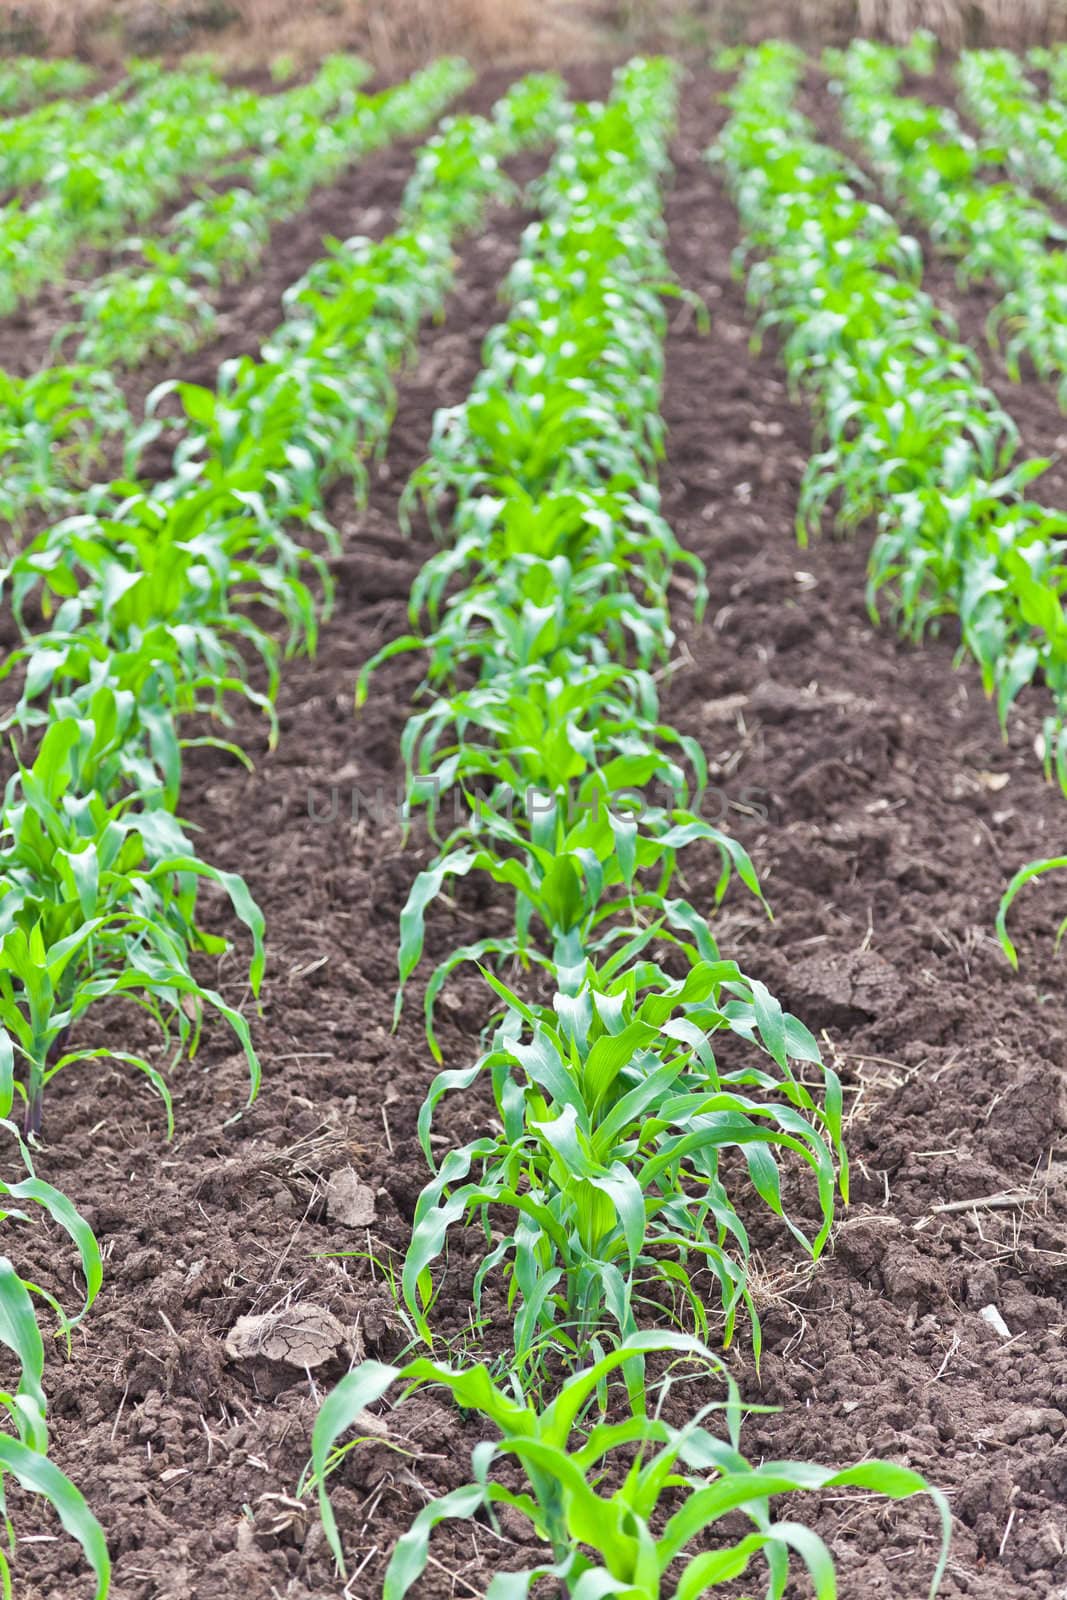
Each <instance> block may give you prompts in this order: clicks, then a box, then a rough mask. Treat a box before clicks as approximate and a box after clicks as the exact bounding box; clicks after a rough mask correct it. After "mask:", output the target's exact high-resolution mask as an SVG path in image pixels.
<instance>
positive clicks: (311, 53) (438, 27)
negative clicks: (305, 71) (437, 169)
mask: <svg viewBox="0 0 1067 1600" xmlns="http://www.w3.org/2000/svg"><path fill="white" fill-rule="evenodd" d="M917 27H927V28H931V29H932V30H933V31H934V32H935V33H936V34H937V35H938V37H939V38H940V39H941V40H942V41H943V42H944V43H945V44H946V45H947V46H949V47H950V48H955V49H958V48H960V47H961V46H963V45H969V44H978V43H991V44H1014V45H1019V46H1022V45H1026V44H1033V43H1038V42H1047V41H1049V40H1052V39H1056V38H1063V37H1067V0H0V53H2V52H4V51H9V52H10V51H18V50H27V51H32V52H35V53H49V54H56V53H62V54H76V55H81V56H84V57H86V58H88V59H93V60H97V61H99V62H102V63H105V64H112V63H114V62H116V61H117V60H118V59H119V58H120V57H121V56H123V55H124V54H129V53H131V52H140V53H142V54H162V55H166V56H168V57H169V56H177V55H180V54H182V53H183V52H185V51H190V50H205V49H206V50H210V51H211V52H212V53H214V54H215V55H217V56H218V57H219V59H220V60H221V62H222V63H223V65H224V66H226V67H227V68H229V69H231V70H232V69H240V68H248V69H254V68H257V67H261V66H264V65H266V64H268V63H269V62H270V61H271V60H272V59H274V58H275V57H277V56H280V55H288V56H292V57H294V58H295V60H296V62H297V63H298V64H300V65H309V64H311V63H313V62H315V61H318V60H320V59H321V57H322V56H323V55H325V54H326V53H327V52H328V51H330V50H339V49H347V50H355V51H360V52H362V53H363V54H364V55H366V56H367V57H368V58H369V59H370V60H371V61H372V62H373V63H374V65H375V66H376V67H378V68H379V69H380V70H381V71H382V72H385V73H388V74H396V73H398V72H401V71H404V70H408V69H410V68H411V67H412V66H414V65H417V64H418V63H421V62H425V61H428V60H430V59H432V58H433V57H434V56H437V55H440V54H441V53H442V52H445V51H459V52H461V53H463V54H466V55H468V56H469V57H470V58H471V60H473V61H475V62H476V63H486V62H504V63H506V62H512V61H515V62H518V61H523V62H530V63H533V62H541V63H543V64H545V65H558V64H562V63H565V62H567V61H568V60H574V59H576V58H589V57H592V56H597V55H600V56H603V55H605V54H616V53H617V52H618V51H619V50H620V49H624V48H628V47H632V46H634V45H642V46H653V45H666V46H667V47H670V48H674V49H681V50H683V51H685V50H692V51H694V52H695V51H702V50H705V49H707V48H710V47H711V46H712V45H714V44H716V43H723V42H725V43H739V42H743V41H754V40H757V39H761V38H766V37H768V36H772V35H784V36H786V37H792V38H797V39H800V40H802V41H803V42H805V43H808V44H812V45H814V44H818V43H822V42H824V41H828V40H830V41H837V42H840V41H842V40H845V39H848V38H850V37H851V36H853V35H855V34H857V33H862V34H872V35H875V36H880V37H883V38H890V39H894V40H902V39H905V38H907V37H908V36H909V35H910V34H911V33H912V31H913V30H914V29H915V28H917Z"/></svg>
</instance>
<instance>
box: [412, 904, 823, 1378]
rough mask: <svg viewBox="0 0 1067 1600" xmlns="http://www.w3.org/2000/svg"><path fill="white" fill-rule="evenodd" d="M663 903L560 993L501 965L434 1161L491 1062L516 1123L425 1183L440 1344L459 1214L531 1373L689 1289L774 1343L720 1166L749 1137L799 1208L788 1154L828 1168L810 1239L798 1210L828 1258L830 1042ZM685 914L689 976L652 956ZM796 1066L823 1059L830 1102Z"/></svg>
mask: <svg viewBox="0 0 1067 1600" xmlns="http://www.w3.org/2000/svg"><path fill="white" fill-rule="evenodd" d="M661 915H662V923H663V925H662V926H660V927H658V928H655V929H653V930H650V933H649V935H648V936H647V937H646V938H645V939H641V940H636V939H635V940H633V941H631V942H630V943H629V944H628V945H626V946H624V947H622V948H621V949H620V950H618V951H617V952H616V953H615V954H614V955H613V956H612V957H611V958H609V959H608V960H606V961H605V962H603V963H602V964H601V965H600V966H599V967H598V966H596V965H594V963H593V962H591V961H590V962H586V963H584V964H579V965H576V966H574V967H571V968H569V969H568V970H567V971H566V973H565V974H564V973H560V972H557V981H562V982H564V983H565V987H563V988H561V990H560V991H559V992H557V993H556V994H555V996H554V997H553V1001H552V1004H551V1005H544V1006H537V1005H527V1004H525V1003H524V1002H523V1001H522V1000H521V999H520V997H519V996H518V995H517V994H515V993H514V992H513V991H512V990H510V989H508V988H507V987H506V985H504V984H502V983H501V982H500V981H499V980H496V979H491V980H490V981H491V982H492V984H493V987H494V989H495V990H496V991H497V993H498V995H499V996H500V998H501V999H502V1001H503V1003H504V1012H503V1016H502V1018H501V1020H500V1022H499V1025H498V1027H497V1029H496V1032H495V1035H494V1038H493V1042H492V1045H491V1048H490V1049H489V1051H488V1052H487V1053H486V1054H485V1055H484V1056H483V1057H482V1058H481V1059H480V1060H479V1061H478V1062H477V1063H476V1064H475V1065H474V1066H473V1067H469V1068H463V1069H458V1070H452V1071H448V1072H443V1073H440V1074H439V1075H438V1076H437V1078H436V1079H435V1080H434V1082H433V1084H432V1085H431V1087H430V1090H429V1093H428V1095H427V1098H426V1101H425V1102H424V1105H423V1108H422V1111H421V1113H420V1118H419V1136H420V1139H421V1142H422V1146H423V1150H424V1152H425V1154H426V1158H427V1160H428V1161H429V1163H430V1165H431V1167H433V1166H435V1162H434V1159H433V1156H432V1150H431V1129H432V1121H433V1116H434V1112H435V1110H436V1109H437V1107H438V1105H439V1104H440V1102H441V1101H442V1099H443V1098H444V1097H445V1096H446V1095H447V1094H449V1093H450V1092H452V1091H454V1090H457V1089H467V1088H470V1087H471V1086H472V1085H474V1084H475V1083H476V1082H477V1081H478V1080H479V1079H480V1078H481V1077H482V1076H486V1077H488V1078H489V1079H490V1080H491V1083H492V1089H493V1097H494V1101H495V1105H496V1111H497V1123H496V1125H497V1126H498V1128H499V1131H498V1132H497V1133H495V1134H492V1135H489V1136H482V1137H479V1138H477V1139H475V1140H473V1141H471V1142H470V1143H469V1144H467V1145H466V1146H464V1147H463V1148H462V1149H458V1150H454V1151H451V1152H450V1153H449V1154H448V1155H447V1156H446V1157H445V1158H444V1160H443V1161H442V1163H441V1165H440V1168H439V1169H438V1170H437V1173H436V1177H435V1179H434V1181H433V1182H431V1183H430V1184H429V1185H428V1186H427V1188H426V1189H424V1190H423V1193H422V1195H421V1196H420V1198H419V1202H418V1206H417V1208H416V1212H415V1221H414V1227H413V1232H412V1240H411V1246H410V1248H409V1251H408V1255H407V1259H406V1261H405V1265H404V1276H403V1290H404V1297H405V1300H406V1302H407V1306H408V1309H409V1311H410V1312H411V1314H412V1316H413V1318H414V1321H415V1325H416V1327H417V1328H418V1331H419V1332H420V1333H421V1334H422V1336H423V1338H424V1339H426V1340H427V1341H428V1342H429V1341H430V1340H431V1330H430V1327H429V1324H428V1322H427V1320H426V1312H427V1308H428V1305H429V1303H430V1300H431V1297H432V1293H433V1280H432V1275H431V1269H432V1265H433V1262H434V1260H435V1258H436V1257H437V1256H438V1255H439V1254H440V1253H441V1251H442V1249H443V1247H444V1244H445V1241H446V1238H447V1235H448V1232H449V1230H450V1228H451V1227H453V1226H454V1225H455V1224H457V1223H459V1222H461V1221H464V1222H465V1221H469V1220H470V1219H471V1218H472V1217H475V1216H481V1217H482V1219H483V1221H484V1226H485V1237H486V1242H487V1246H488V1244H489V1242H490V1241H492V1248H491V1249H489V1250H488V1253H487V1254H486V1255H485V1256H484V1257H483V1259H482V1261H481V1264H480V1265H479V1267H478V1270H477V1274H476V1278H475V1288H474V1303H475V1308H476V1311H478V1310H479V1309H480V1300H481V1289H482V1285H483V1283H484V1281H485V1279H486V1277H487V1276H488V1275H489V1274H490V1273H492V1272H493V1271H494V1270H500V1269H503V1270H504V1271H505V1274H506V1278H507V1281H508V1300H509V1305H510V1306H511V1309H512V1312H513V1315H514V1343H515V1368H516V1370H517V1371H518V1372H519V1374H520V1376H521V1378H522V1381H523V1382H524V1383H528V1382H529V1381H530V1378H529V1376H528V1374H532V1373H533V1372H535V1371H536V1370H538V1368H539V1367H540V1365H541V1362H542V1359H543V1357H544V1354H545V1351H546V1349H547V1347H548V1345H549V1344H550V1343H554V1344H555V1346H556V1347H557V1348H562V1349H563V1350H564V1351H565V1352H567V1353H568V1355H569V1356H570V1357H572V1358H577V1359H579V1360H580V1359H581V1358H582V1356H583V1355H584V1352H585V1351H586V1350H587V1349H588V1347H589V1343H590V1341H591V1340H592V1339H594V1338H596V1337H598V1336H599V1335H600V1334H601V1333H602V1330H603V1327H604V1323H605V1319H607V1321H608V1322H609V1323H614V1324H615V1325H616V1327H617V1329H618V1331H619V1334H620V1335H621V1336H624V1337H625V1336H627V1335H629V1334H631V1333H633V1332H635V1331H636V1329H637V1315H638V1312H639V1309H640V1307H641V1306H642V1304H644V1305H645V1306H646V1308H647V1307H652V1308H653V1310H660V1312H661V1313H662V1309H663V1307H662V1303H660V1304H657V1299H659V1300H660V1302H662V1299H663V1297H666V1303H667V1306H668V1307H669V1306H670V1305H671V1303H672V1300H674V1299H677V1301H678V1303H679V1307H680V1310H679V1312H678V1315H680V1316H682V1317H684V1318H685V1319H686V1320H690V1321H692V1322H693V1323H694V1324H695V1326H696V1327H697V1329H698V1330H699V1331H700V1333H701V1335H702V1337H707V1335H708V1331H709V1317H708V1311H709V1309H710V1306H709V1300H710V1299H711V1297H712V1295H713V1294H714V1295H715V1296H716V1297H717V1299H718V1301H719V1315H720V1316H721V1318H722V1323H723V1327H724V1330H725V1333H724V1337H725V1340H726V1342H727V1343H728V1342H729V1340H730V1337H731V1334H732V1331H733V1326H734V1321H735V1317H736V1314H737V1310H738V1308H739V1307H740V1306H742V1305H743V1306H745V1307H747V1309H748V1311H749V1313H750V1315H751V1318H752V1323H753V1332H754V1341H755V1347H756V1353H757V1357H758V1354H759V1321H758V1317H757V1315H756V1310H755V1306H754V1304H753V1302H752V1297H751V1294H750V1293H749V1290H748V1286H747V1281H746V1266H747V1260H748V1253H749V1246H748V1236H747V1233H746V1230H745V1227H744V1224H743V1222H742V1221H741V1218H740V1217H739V1215H738V1212H737V1209H736V1208H735V1205H734V1202H733V1200H732V1198H731V1195H730V1187H731V1184H730V1183H729V1181H728V1180H727V1179H726V1178H725V1176H724V1173H723V1171H722V1170H721V1168H720V1153H721V1152H722V1151H723V1150H725V1149H727V1148H730V1149H736V1150H739V1151H740V1152H741V1155H742V1157H743V1159H744V1162H745V1164H746V1166H747V1171H748V1177H749V1180H750V1182H751V1183H752V1185H753V1187H754V1188H755V1190H756V1192H757V1193H758V1194H759V1195H760V1196H761V1198H762V1199H763V1200H764V1202H765V1203H766V1204H767V1205H768V1206H769V1207H770V1208H771V1210H772V1211H773V1212H775V1214H776V1215H778V1216H779V1217H783V1218H785V1213H784V1211H783V1202H782V1186H781V1181H780V1174H779V1168H778V1160H777V1159H776V1158H777V1157H783V1156H784V1157H787V1158H788V1159H791V1160H792V1161H795V1162H796V1163H798V1164H799V1165H800V1166H801V1167H803V1166H804V1165H806V1166H807V1167H808V1168H809V1169H810V1173H811V1175H812V1176H813V1177H814V1178H815V1179H816V1185H817V1190H818V1196H819V1201H818V1203H819V1207H820V1211H821V1215H822V1226H821V1228H820V1230H819V1233H818V1235H817V1237H816V1238H815V1239H814V1240H811V1239H809V1238H808V1237H807V1236H806V1235H805V1233H804V1232H803V1230H802V1229H801V1228H799V1227H798V1226H797V1225H795V1224H794V1223H792V1222H790V1221H789V1220H788V1218H785V1220H786V1221H787V1225H788V1226H789V1228H790V1230H791V1232H792V1233H793V1235H794V1237H795V1238H796V1239H797V1240H798V1241H799V1242H800V1244H801V1245H802V1246H803V1248H804V1249H805V1250H807V1251H809V1252H810V1253H811V1254H812V1255H814V1256H818V1254H819V1253H820V1251H821V1249H822V1247H823V1245H824V1244H825V1242H826V1239H827V1237H828V1234H829V1229H830V1224H831V1221H832V1218H833V1210H834V1190H835V1184H836V1182H837V1179H836V1173H835V1162H840V1170H841V1177H840V1185H841V1190H842V1193H843V1194H845V1195H846V1197H847V1167H846V1165H845V1158H844V1151H843V1147H842V1143H841V1091H840V1086H839V1084H838V1082H837V1079H836V1077H835V1076H834V1074H833V1073H832V1072H830V1071H828V1070H827V1069H824V1068H822V1067H821V1064H820V1060H819V1051H818V1046H817V1045H816V1043H815V1040H814V1039H813V1038H812V1036H811V1035H810V1033H809V1032H808V1031H807V1029H806V1028H804V1026H803V1025H802V1024H801V1023H799V1022H798V1021H797V1020H796V1019H795V1018H794V1017H790V1016H787V1015H785V1014H784V1013H783V1012H782V1010H781V1007H780V1006H779V1005H778V1003H777V1001H775V1000H774V998H773V996H771V995H770V994H769V993H768V991H767V990H766V988H765V987H764V986H763V985H762V984H760V983H758V982H753V981H751V980H749V979H747V978H746V977H745V976H744V975H743V974H742V973H741V971H740V969H739V968H738V967H737V965H736V963H734V962H732V961H723V960H721V959H720V958H719V957H718V953H717V951H716V949H715V947H714V945H713V944H712V943H711V941H710V936H709V935H708V934H707V931H706V929H701V928H700V927H699V925H698V924H697V920H696V919H695V917H694V916H693V915H692V913H689V914H688V915H684V916H683V915H682V914H681V913H680V911H679V908H678V907H677V905H676V904H673V903H671V902H670V901H667V902H665V903H663V905H662V907H661ZM671 921H675V922H676V924H677V926H678V927H679V928H680V929H686V928H688V927H694V929H695V934H696V939H697V944H696V945H695V946H694V945H688V944H687V943H684V942H682V945H681V948H682V950H683V951H684V953H685V955H686V956H687V958H688V962H689V970H688V972H687V974H686V976H685V978H684V979H671V978H670V977H668V976H667V975H666V974H665V973H664V972H663V971H662V970H661V969H660V968H659V967H658V966H657V965H656V964H655V962H654V961H652V960H647V959H646V960H637V959H635V958H636V957H637V956H638V955H639V954H640V948H641V946H643V945H647V944H650V943H651V942H652V935H653V934H655V935H656V936H657V942H660V943H662V941H663V938H664V933H665V930H667V928H668V925H669V924H670V922H671ZM635 947H636V948H635ZM718 1034H723V1035H727V1034H728V1035H732V1036H733V1037H734V1038H735V1039H737V1040H740V1041H743V1042H744V1045H745V1046H747V1047H748V1048H747V1050H746V1054H747V1055H748V1056H749V1057H750V1058H751V1059H750V1060H749V1062H748V1063H747V1064H746V1065H744V1066H739V1067H731V1068H729V1069H726V1070H724V1069H721V1068H720V1066H719V1065H718V1063H717V1061H716V1057H715V1053H714V1047H713V1046H714V1039H715V1036H716V1035H718ZM794 1062H800V1063H803V1064H804V1068H803V1070H804V1071H808V1070H809V1069H810V1068H812V1067H814V1068H815V1069H816V1070H817V1071H818V1072H819V1073H820V1074H821V1076H822V1079H823V1083H824V1092H825V1105H824V1108H822V1109H820V1108H819V1107H818V1106H817V1105H816V1102H815V1100H814V1099H813V1096H812V1093H811V1091H810V1089H809V1087H808V1086H807V1085H806V1084H805V1082H804V1081H803V1079H802V1078H801V1077H799V1076H798V1075H797V1074H796V1072H795V1071H794V1067H793V1063H794ZM490 1207H491V1208H492V1212H491V1213H490V1210H489V1208H490ZM490 1215H492V1217H493V1219H494V1220H493V1225H492V1227H491V1226H490ZM504 1218H510V1225H509V1226H504V1225H503V1223H502V1219H504Z"/></svg>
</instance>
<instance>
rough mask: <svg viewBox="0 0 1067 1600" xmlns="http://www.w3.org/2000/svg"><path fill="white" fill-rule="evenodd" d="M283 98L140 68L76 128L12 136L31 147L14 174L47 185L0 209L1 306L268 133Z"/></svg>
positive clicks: (0, 309) (54, 276) (197, 74)
mask: <svg viewBox="0 0 1067 1600" xmlns="http://www.w3.org/2000/svg"><path fill="white" fill-rule="evenodd" d="M357 68H358V64H357ZM142 78H143V79H144V80H145V81H144V82H141V81H140V80H141V79H142ZM285 98H286V97H285V96H284V95H283V96H278V97H276V96H274V95H271V94H266V95H259V94H252V93H250V92H249V91H247V90H235V89H228V88H227V87H226V86H225V85H224V84H223V83H222V82H221V80H220V79H219V78H218V77H217V75H216V74H215V73H213V72H211V71H209V70H207V69H206V68H200V69H197V70H193V71H175V72H162V71H159V70H158V69H152V68H144V69H141V70H140V73H139V76H138V86H137V87H136V92H135V93H134V94H132V95H127V96H124V97H123V96H119V95H112V96H110V97H109V98H107V100H106V104H105V105H104V106H103V107H102V108H101V115H100V117H99V118H94V117H93V116H92V115H91V114H89V115H87V117H86V128H85V131H84V132H83V131H82V122H81V119H80V118H77V117H75V118H73V119H72V126H70V127H68V128H64V129H61V131H60V134H59V135H58V137H57V141H56V143H54V144H53V142H52V139H51V138H50V137H49V136H48V133H47V129H48V126H49V119H48V118H45V119H44V121H43V126H42V127H41V128H39V129H38V128H34V129H33V130H32V131H31V132H30V133H29V134H27V135H25V136H23V137H20V140H19V144H20V145H21V144H23V143H27V142H28V145H29V149H28V150H27V151H24V152H23V155H22V160H23V166H22V167H21V168H20V169H19V180H18V181H19V182H21V183H26V182H28V181H32V178H31V172H32V173H33V174H34V175H35V176H37V177H39V178H41V179H43V178H44V177H46V176H47V180H48V181H47V185H45V186H44V187H43V188H42V191H41V192H40V193H39V194H38V195H37V196H36V198H34V199H32V200H31V201H30V203H28V204H27V203H26V202H25V200H24V198H23V197H22V196H16V197H15V198H13V199H12V200H10V201H9V202H8V203H7V205H5V206H3V207H2V208H0V314H7V313H8V312H10V311H12V310H13V309H14V308H15V307H16V306H18V305H20V304H21V303H23V302H24V301H26V300H28V299H30V298H31V297H32V296H33V295H34V294H35V293H37V291H38V290H39V289H40V288H41V286H42V285H43V284H46V283H52V282H56V281H58V280H60V279H61V278H62V277H63V274H64V272H65V270H66V268H67V266H68V264H69V262H70V261H71V260H72V259H73V258H74V257H75V255H76V254H77V253H78V251H79V250H84V249H86V248H95V247H99V246H102V245H106V244H110V243H112V242H113V241H115V240H117V239H120V238H121V237H122V235H123V233H124V232H125V230H126V229H127V228H128V227H129V226H130V225H131V223H132V224H135V225H137V224H140V223H143V222H145V221H146V220H147V219H148V218H149V217H151V216H152V215H153V213H155V212H156V211H158V209H159V208H160V207H161V206H162V205H164V204H165V203H166V201H167V200H170V199H172V198H173V197H174V196H175V195H176V194H178V193H180V191H181V189H182V187H183V186H184V185H185V184H187V183H188V182H189V181H190V180H192V179H194V178H198V177H203V176H204V175H205V174H207V173H210V171H211V169H212V168H213V167H215V166H217V165H218V164H219V163H221V162H223V161H225V160H226V159H227V158H228V157H232V156H234V155H236V154H237V153H238V152H239V151H241V150H242V149H244V148H245V146H247V145H249V144H254V143H256V142H257V141H259V140H260V139H261V138H262V137H263V136H264V135H265V134H269V130H270V129H271V128H274V127H277V126H278V125H279V124H278V122H277V121H276V118H277V117H278V116H279V109H278V108H277V107H276V106H275V104H274V102H275V100H276V99H280V100H281V101H282V106H281V109H280V115H281V117H282V118H283V119H284V115H285V111H284V102H285ZM28 120H29V119H28ZM42 143H43V145H44V146H45V149H46V151H47V153H48V154H49V156H50V159H49V160H48V162H47V166H42V165H41V161H42V159H43V152H42V148H41V147H42ZM7 159H8V160H9V161H10V160H14V159H15V155H14V153H10V154H9V155H8V157H7ZM26 163H33V164H35V165H34V166H32V167H28V166H27V165H26Z"/></svg>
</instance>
